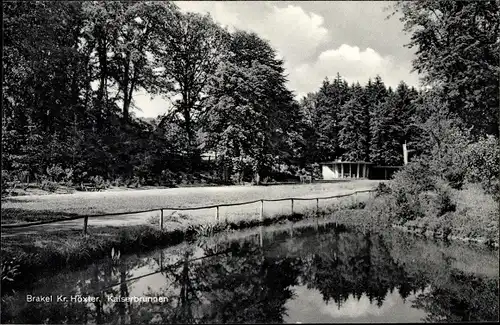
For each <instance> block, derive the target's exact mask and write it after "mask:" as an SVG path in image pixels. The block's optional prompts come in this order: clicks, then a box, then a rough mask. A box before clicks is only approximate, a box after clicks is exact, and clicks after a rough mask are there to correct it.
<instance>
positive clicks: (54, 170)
mask: <svg viewBox="0 0 500 325" xmlns="http://www.w3.org/2000/svg"><path fill="white" fill-rule="evenodd" d="M46 172H47V177H48V178H49V181H52V182H59V181H61V179H62V177H63V175H64V169H63V168H62V167H61V165H59V164H57V165H52V166H50V167H47V169H46Z"/></svg>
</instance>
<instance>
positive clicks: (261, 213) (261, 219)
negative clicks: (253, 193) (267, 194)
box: [260, 200, 264, 222]
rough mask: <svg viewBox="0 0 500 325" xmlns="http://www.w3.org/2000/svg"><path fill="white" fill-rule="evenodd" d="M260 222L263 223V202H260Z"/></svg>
mask: <svg viewBox="0 0 500 325" xmlns="http://www.w3.org/2000/svg"><path fill="white" fill-rule="evenodd" d="M260 221H261V222H262V221H264V200H260Z"/></svg>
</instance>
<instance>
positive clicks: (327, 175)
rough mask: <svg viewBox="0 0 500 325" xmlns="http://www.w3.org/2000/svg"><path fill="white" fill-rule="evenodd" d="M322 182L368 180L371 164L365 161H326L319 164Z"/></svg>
mask: <svg viewBox="0 0 500 325" xmlns="http://www.w3.org/2000/svg"><path fill="white" fill-rule="evenodd" d="M320 165H321V174H322V176H323V179H324V180H331V179H339V178H368V177H370V169H371V166H372V163H370V162H366V161H340V160H339V161H326V162H322V163H320Z"/></svg>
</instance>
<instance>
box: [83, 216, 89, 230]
mask: <svg viewBox="0 0 500 325" xmlns="http://www.w3.org/2000/svg"><path fill="white" fill-rule="evenodd" d="M88 223H89V217H88V216H85V218H83V234H84V235H86V234H87V225H88Z"/></svg>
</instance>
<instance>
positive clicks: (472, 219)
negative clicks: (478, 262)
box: [370, 184, 499, 247]
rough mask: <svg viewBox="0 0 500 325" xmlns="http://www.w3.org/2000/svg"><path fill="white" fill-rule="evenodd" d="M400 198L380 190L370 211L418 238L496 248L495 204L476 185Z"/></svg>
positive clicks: (496, 205) (496, 220)
mask: <svg viewBox="0 0 500 325" xmlns="http://www.w3.org/2000/svg"><path fill="white" fill-rule="evenodd" d="M400 194H401V193H398V192H397V188H395V186H393V189H392V190H391V189H390V188H388V189H385V190H384V189H383V190H381V191H380V192H379V194H378V195H377V197H376V198H375V199H374V200H373V202H371V203H370V208H371V209H372V210H373V211H374V213H375V214H376V215H379V216H380V215H384V216H386V219H387V220H388V222H390V223H391V224H392V225H393V226H394V227H395V228H397V229H400V230H403V231H406V232H411V233H414V234H417V235H419V236H425V237H433V238H441V239H447V240H461V241H466V242H476V243H479V244H486V245H489V246H494V247H498V236H499V228H498V218H499V215H498V209H499V207H498V203H497V202H496V201H495V200H494V198H493V196H492V195H490V194H487V193H484V191H483V190H482V189H481V188H480V187H479V186H478V185H475V184H467V185H466V186H465V187H464V188H463V189H460V190H457V189H453V188H449V187H446V186H444V187H438V188H437V189H436V190H429V191H422V192H420V193H417V194H413V195H412V194H407V193H406V194H405V195H404V196H402V195H400Z"/></svg>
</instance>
